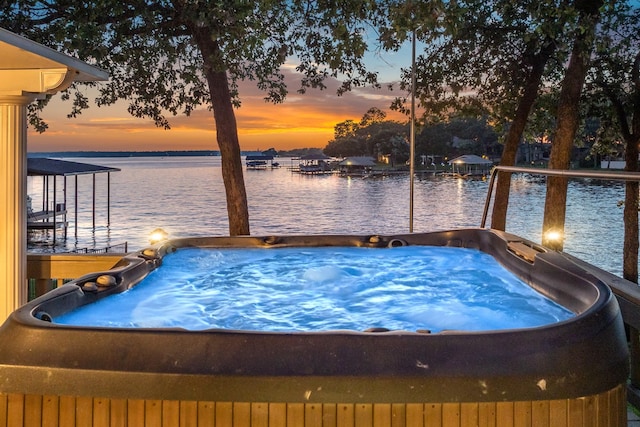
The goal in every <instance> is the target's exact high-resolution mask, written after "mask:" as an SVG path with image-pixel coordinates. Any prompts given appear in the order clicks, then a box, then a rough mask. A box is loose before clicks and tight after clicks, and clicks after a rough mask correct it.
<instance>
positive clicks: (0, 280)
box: [0, 95, 35, 323]
mask: <svg viewBox="0 0 640 427" xmlns="http://www.w3.org/2000/svg"><path fill="white" fill-rule="evenodd" d="M34 99H35V96H19V95H16V96H13V95H0V200H2V201H3V203H1V204H0V323H2V322H4V321H5V320H6V318H7V317H9V315H10V314H11V312H13V311H14V310H15V309H16V308H18V307H19V306H21V305H22V304H24V303H26V302H27V297H28V287H27V207H26V199H27V105H28V104H29V103H30V102H32V101H33V100H34Z"/></svg>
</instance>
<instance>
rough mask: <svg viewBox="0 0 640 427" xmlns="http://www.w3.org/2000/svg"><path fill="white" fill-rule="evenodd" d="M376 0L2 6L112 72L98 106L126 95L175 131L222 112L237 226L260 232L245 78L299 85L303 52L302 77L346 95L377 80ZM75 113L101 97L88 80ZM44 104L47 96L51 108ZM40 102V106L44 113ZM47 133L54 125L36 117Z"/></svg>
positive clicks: (141, 113) (270, 93)
mask: <svg viewBox="0 0 640 427" xmlns="http://www.w3.org/2000/svg"><path fill="white" fill-rule="evenodd" d="M376 13H378V7H377V5H376V2H374V1H369V0H356V1H350V2H339V3H336V2H329V1H325V0H316V1H271V0H268V1H260V2H249V1H244V0H202V1H201V0H173V1H165V0H159V1H156V0H131V1H127V2H118V1H114V0H85V1H81V2H78V1H75V0H56V1H51V0H14V1H9V2H3V3H2V4H1V5H0V26H2V27H4V28H7V29H9V30H11V31H13V32H16V33H19V34H21V35H24V36H26V37H28V38H30V39H32V40H34V41H37V42H40V43H43V44H45V45H47V46H49V47H52V48H54V49H56V50H58V51H60V52H63V53H66V54H69V55H72V56H74V57H77V58H79V59H81V60H84V61H87V62H89V63H91V64H94V65H97V66H99V67H101V68H104V69H106V70H107V71H108V72H109V73H110V75H111V79H110V80H109V82H108V83H107V84H100V85H98V86H97V90H98V92H99V95H98V97H97V99H95V102H96V103H97V104H98V105H110V104H113V103H115V102H116V101H118V100H120V99H125V100H126V101H127V102H128V110H129V112H130V113H131V114H132V115H133V116H135V117H140V118H149V119H151V120H153V121H154V123H155V124H156V125H158V126H161V127H165V128H169V127H170V118H171V116H173V115H177V114H186V115H189V114H191V113H192V112H193V110H194V109H195V108H197V107H198V106H200V105H206V106H208V107H210V108H211V109H212V110H213V115H214V120H215V124H216V130H217V142H218V146H219V148H220V151H221V155H222V173H223V180H224V183H225V189H226V194H227V207H228V212H229V231H230V234H248V233H249V214H248V207H247V201H246V191H245V188H244V180H243V175H242V164H241V161H240V145H239V141H238V135H237V129H236V122H235V114H234V112H233V108H234V107H236V108H237V107H239V106H240V105H241V96H240V95H241V94H240V93H239V83H240V82H241V81H252V82H253V83H255V85H256V86H257V87H258V88H260V89H261V90H263V91H264V93H265V99H266V100H268V101H271V102H276V103H277V102H282V101H283V100H284V99H285V97H286V95H287V93H288V92H289V91H290V90H291V88H289V87H288V86H287V82H286V81H285V76H284V74H283V73H282V71H281V67H282V66H283V64H284V63H285V61H287V59H288V58H293V59H294V60H295V63H296V71H297V72H298V73H300V75H301V79H300V82H301V83H300V86H299V87H297V88H295V89H296V90H298V91H299V92H305V91H306V90H307V89H308V88H320V89H322V88H325V87H326V85H325V82H326V80H327V79H328V78H330V77H335V78H339V79H340V80H341V81H342V85H341V87H340V88H339V92H340V93H342V92H344V91H347V90H350V89H351V88H352V87H355V86H360V85H365V84H373V85H376V84H377V83H376V77H377V76H376V75H375V74H374V73H371V72H369V71H367V69H366V67H365V64H364V61H363V56H364V53H365V51H366V49H367V40H366V38H365V33H366V29H367V28H368V25H372V24H371V23H375V22H377V20H378V19H379V18H376ZM64 96H65V97H67V98H69V99H71V100H72V102H73V106H72V108H71V112H70V115H71V116H75V115H77V114H79V113H80V112H81V111H82V110H83V109H84V108H86V107H87V106H88V105H89V103H90V102H89V100H88V99H87V96H86V94H85V93H84V92H83V90H82V88H81V87H74V88H73V89H71V91H70V92H68V93H67V94H65V95H64ZM41 106H42V105H41ZM34 110H35V109H32V112H33V111H34ZM32 124H34V125H36V126H37V127H38V128H39V129H40V130H43V129H44V128H46V124H44V123H43V122H42V121H40V120H39V119H38V118H37V116H34V118H33V120H32Z"/></svg>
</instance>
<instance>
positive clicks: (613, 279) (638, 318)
mask: <svg viewBox="0 0 640 427" xmlns="http://www.w3.org/2000/svg"><path fill="white" fill-rule="evenodd" d="M498 172H506V173H526V174H531V175H544V176H561V177H566V178H596V179H602V180H610V181H638V182H640V173H638V172H626V171H619V172H611V171H580V170H556V169H537V168H525V167H516V166H496V167H495V168H494V169H493V170H492V171H491V177H490V180H489V189H488V191H487V198H486V200H485V204H484V212H483V214H482V221H481V223H480V226H481V227H482V228H484V227H485V226H486V223H487V216H488V212H489V206H490V205H491V198H492V194H493V189H494V185H495V178H496V176H497V175H498ZM524 237H526V236H524ZM571 258H572V259H573V260H574V261H576V262H577V263H583V261H580V260H578V259H576V258H574V257H571ZM599 278H600V279H601V280H602V281H604V282H605V283H608V284H609V286H610V287H611V290H612V291H613V294H614V295H615V296H616V299H617V300H618V304H619V305H620V311H621V312H622V319H623V321H624V323H625V325H626V327H627V328H628V330H629V331H630V332H633V333H634V334H635V335H636V336H637V335H638V334H639V331H640V286H638V284H636V283H632V282H630V281H628V280H625V279H623V278H621V277H618V276H616V275H614V274H610V273H606V272H603V273H601V277H599ZM638 345H639V343H638V340H637V339H632V340H631V341H630V348H631V361H630V365H631V379H630V382H629V385H628V387H627V399H628V400H629V403H631V404H632V405H633V406H634V407H636V408H640V379H639V378H636V377H637V376H638V375H640V347H638Z"/></svg>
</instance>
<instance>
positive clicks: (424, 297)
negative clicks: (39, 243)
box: [54, 246, 572, 332]
mask: <svg viewBox="0 0 640 427" xmlns="http://www.w3.org/2000/svg"><path fill="white" fill-rule="evenodd" d="M571 316H572V313H571V312H569V311H568V310H566V309H564V308H562V307H561V306H559V305H557V304H555V303H554V302H552V301H551V300H549V299H547V298H544V297H543V296H542V295H540V294H538V293H537V292H536V291H534V290H532V289H531V288H530V287H529V286H528V285H526V284H525V283H523V282H522V281H521V280H519V279H518V278H516V277H515V276H514V275H512V274H511V273H510V272H508V271H507V270H505V269H504V268H503V267H501V266H500V265H499V264H498V263H497V262H496V261H495V260H494V258H493V257H491V256H489V255H487V254H484V253H482V252H479V251H477V250H472V249H462V248H449V247H428V246H427V247H421V246H409V247H399V248H386V249H371V248H334V247H328V248H281V249H224V250H217V249H181V250H178V251H177V252H175V253H173V254H171V255H168V256H166V257H165V258H164V260H163V264H162V266H161V267H160V268H159V269H157V270H155V271H154V272H152V273H151V274H150V275H149V276H147V278H145V279H144V280H143V281H142V282H140V283H139V284H138V285H137V286H135V287H134V288H132V289H130V290H128V291H125V292H123V293H121V294H117V295H113V296H110V297H107V298H104V299H102V300H100V301H98V302H96V303H94V304H90V305H87V306H84V307H81V308H79V309H76V310H75V311H72V312H70V313H68V314H66V315H64V316H61V317H58V318H56V319H54V322H55V323H61V324H71V325H84V326H106V327H137V328H150V327H153V328H159V327H179V328H185V329H190V330H201V329H208V328H224V329H241V330H259V331H323V330H336V329H346V330H356V331H364V330H366V329H369V328H387V329H390V330H408V331H416V330H425V329H426V330H430V331H432V332H438V331H442V330H466V331H479V330H482V331H486V330H496V329H511V328H526V327H535V326H540V325H547V324H550V323H554V322H557V321H560V320H565V319H568V318H570V317H571Z"/></svg>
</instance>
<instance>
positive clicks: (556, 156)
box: [542, 0, 602, 251]
mask: <svg viewBox="0 0 640 427" xmlns="http://www.w3.org/2000/svg"><path fill="white" fill-rule="evenodd" d="M600 6H602V0H596V1H590V0H584V1H577V2H576V8H577V9H578V10H579V11H580V22H579V23H578V26H579V28H581V30H582V31H580V32H579V34H578V35H576V38H575V40H574V43H573V49H572V51H571V58H570V59H569V66H568V67H567V71H566V72H565V75H564V79H563V81H562V89H561V91H560V100H559V103H558V112H557V123H556V130H555V134H554V137H553V144H552V146H551V157H550V160H549V168H550V169H568V168H569V164H570V161H571V152H572V150H573V141H574V138H575V135H576V131H577V129H578V119H579V104H580V94H581V92H582V87H583V86H584V80H585V77H586V75H587V71H588V70H589V63H590V61H589V59H590V56H591V49H592V46H593V37H594V33H595V26H596V22H597V20H598V18H599V8H600ZM567 187H568V180H567V178H564V177H553V176H550V177H549V178H548V179H547V194H546V198H545V205H544V220H543V224H542V244H543V245H545V246H548V247H549V248H551V249H554V250H558V251H561V250H562V249H563V247H564V222H565V214H566V207H567V206H566V205H567ZM556 236H559V237H556Z"/></svg>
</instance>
